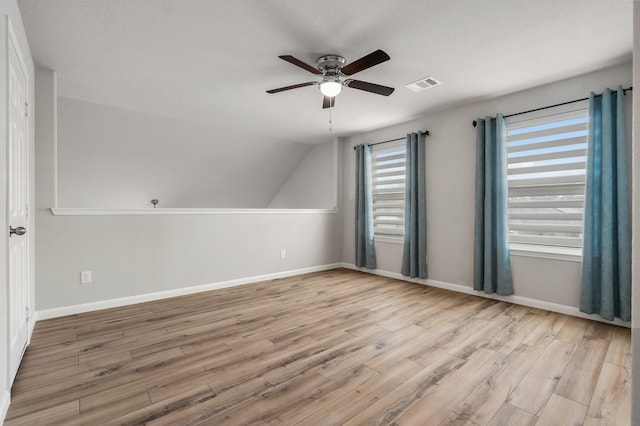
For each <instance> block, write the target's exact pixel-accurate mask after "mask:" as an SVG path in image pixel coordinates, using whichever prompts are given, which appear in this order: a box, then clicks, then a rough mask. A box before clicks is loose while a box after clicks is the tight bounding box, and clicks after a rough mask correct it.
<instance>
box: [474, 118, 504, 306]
mask: <svg viewBox="0 0 640 426" xmlns="http://www.w3.org/2000/svg"><path fill="white" fill-rule="evenodd" d="M476 121H477V126H476V132H477V145H476V203H475V235H474V240H475V241H474V265H473V289H474V290H478V291H484V292H485V293H489V294H490V293H497V294H500V295H505V296H506V295H509V294H513V279H512V275H511V260H510V258H509V241H508V234H509V231H508V228H507V226H508V224H507V195H508V194H507V146H506V134H507V131H506V125H505V121H504V117H503V116H502V115H501V114H498V116H497V117H495V118H492V117H487V118H486V119H478V120H476Z"/></svg>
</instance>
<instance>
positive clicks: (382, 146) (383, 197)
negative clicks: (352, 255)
mask: <svg viewBox="0 0 640 426" xmlns="http://www.w3.org/2000/svg"><path fill="white" fill-rule="evenodd" d="M400 151H401V152H402V153H401V154H398V152H400ZM378 155H381V156H382V158H383V159H382V160H378ZM387 156H388V157H389V160H387V161H394V163H391V164H386V165H384V164H378V162H379V161H380V162H383V161H385V160H384V158H385V157H387ZM399 160H402V161H399ZM395 169H402V171H401V172H400V171H399V170H395ZM379 170H382V172H380V173H384V174H385V175H384V176H383V177H382V178H383V179H389V180H391V181H393V186H394V188H386V189H383V188H377V187H376V186H377V185H379V184H380V182H383V180H376V174H377V173H376V172H377V171H379ZM384 170H392V171H391V172H389V171H386V172H385V171H384ZM400 174H401V175H402V177H401V178H400ZM405 179H406V139H404V138H403V139H400V140H397V141H390V142H384V143H379V144H375V145H372V146H371V204H372V212H373V234H374V239H375V241H382V242H390V243H403V242H404V213H405V202H404V197H405V184H406V181H405ZM400 181H401V182H400ZM385 201H386V202H387V204H390V206H389V207H387V208H386V211H377V210H378V209H380V210H383V209H385V206H378V207H376V204H382V203H384V202H385ZM381 202H382V203H381ZM391 205H393V207H391ZM393 210H395V212H394V211H393ZM384 213H390V214H388V215H386V219H383V220H385V223H383V225H393V224H392V223H391V222H394V220H393V218H394V217H395V218H396V219H397V222H396V224H397V225H400V230H399V231H398V232H393V231H392V228H388V229H385V231H387V232H380V231H381V230H382V229H384V228H385V227H384V226H378V225H379V223H377V219H376V218H377V217H385V215H384Z"/></svg>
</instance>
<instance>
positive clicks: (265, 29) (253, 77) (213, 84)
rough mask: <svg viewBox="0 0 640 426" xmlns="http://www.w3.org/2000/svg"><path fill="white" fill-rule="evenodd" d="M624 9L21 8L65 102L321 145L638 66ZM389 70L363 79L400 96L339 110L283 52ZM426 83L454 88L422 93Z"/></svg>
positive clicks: (232, 4) (344, 99)
mask: <svg viewBox="0 0 640 426" xmlns="http://www.w3.org/2000/svg"><path fill="white" fill-rule="evenodd" d="M632 3H633V2H631V1H623V0H562V1H558V0H536V1H520V0H518V1H514V0H478V1H472V0H380V1H374V2H372V1H368V0H341V1H336V0H324V1H315V0H313V1H312V0H295V1H294V0H209V1H206V0H136V1H131V0H91V1H89V0H55V1H45V0H19V5H20V9H21V12H22V16H23V21H24V24H25V27H26V30H27V36H28V39H29V43H30V47H31V49H32V54H33V57H34V59H35V61H36V64H37V65H39V66H41V67H45V68H49V69H53V70H55V71H57V73H58V82H59V88H58V93H59V95H60V96H62V97H69V98H75V99H80V100H85V101H90V102H96V103H100V104H106V105H111V106H116V107H122V108H127V109H132V110H136V111H143V112H148V113H153V114H158V115H161V116H167V117H175V118H179V119H183V120H188V121H194V122H199V123H206V124H207V125H210V126H212V127H214V128H216V129H217V130H218V131H219V132H220V134H222V135H231V134H236V135H237V134H238V132H241V134H242V135H245V136H248V137H261V138H265V139H273V140H288V141H296V142H303V143H317V142H322V141H326V140H330V139H331V138H333V137H334V136H345V135H350V134H354V133H358V132H362V131H368V130H373V129H376V128H380V127H385V126H388V125H392V124H396V123H399V122H402V121H406V120H409V119H412V118H415V117H417V116H420V115H423V114H425V113H428V112H429V111H434V110H441V109H444V108H447V107H451V106H454V105H459V104H463V103H467V102H471V101H475V100H480V99H484V98H491V97H495V96H499V95H501V94H505V93H510V92H514V91H518V90H522V89H526V88H530V87H534V86H538V85H541V84H545V83H548V82H551V81H556V80H560V79H563V78H568V77H572V76H575V75H579V74H583V73H586V72H589V71H593V70H597V69H601V68H604V67H607V66H611V65H615V64H619V63H624V62H629V61H630V60H631V57H632V47H633V46H632V41H633V40H632ZM376 49H383V50H384V51H386V52H387V53H388V54H389V55H390V56H391V60H390V61H388V62H385V63H383V64H380V65H378V66H375V67H373V68H370V69H368V70H365V71H363V72H361V73H359V74H357V76H355V77H357V78H358V79H360V80H364V81H370V82H375V83H379V84H384V85H387V86H392V87H395V88H396V91H395V92H394V93H393V94H392V95H391V96H389V97H384V96H378V95H374V94H369V93H366V92H362V91H359V90H354V89H346V90H345V91H343V93H342V94H340V95H339V96H338V97H337V99H336V107H335V108H334V109H333V110H332V111H331V114H332V121H333V132H330V131H329V123H328V122H329V111H328V110H326V109H325V110H323V109H322V108H321V106H322V96H321V94H320V92H319V91H318V89H317V88H316V87H315V86H309V87H305V88H301V89H297V90H292V91H287V92H283V93H279V94H267V93H265V91H266V90H267V89H273V88H276V87H280V86H285V85H290V84H295V83H302V82H306V81H310V80H313V78H314V76H313V75H311V74H309V73H307V72H305V71H304V70H302V69H300V68H297V67H295V66H293V65H291V64H289V63H287V62H285V61H282V60H280V59H278V55H286V54H288V55H293V56H295V57H297V58H299V59H301V60H303V61H305V62H307V63H310V64H313V62H314V61H315V59H316V58H317V57H318V56H320V55H323V54H330V53H333V54H339V55H342V56H345V57H346V58H347V62H351V61H353V60H356V59H358V58H360V57H362V56H364V55H366V54H368V53H370V52H372V51H374V50H376ZM426 76H433V77H435V78H437V79H438V80H440V81H442V83H443V84H442V85H440V86H437V87H434V88H432V89H429V90H426V91H423V92H420V93H414V92H412V91H410V90H408V89H407V88H405V87H404V85H405V84H407V83H410V82H412V81H414V80H417V79H420V78H422V77H426Z"/></svg>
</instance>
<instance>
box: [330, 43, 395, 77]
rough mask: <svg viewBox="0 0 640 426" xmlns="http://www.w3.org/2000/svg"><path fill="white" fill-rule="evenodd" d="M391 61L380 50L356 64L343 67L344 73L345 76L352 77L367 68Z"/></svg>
mask: <svg viewBox="0 0 640 426" xmlns="http://www.w3.org/2000/svg"><path fill="white" fill-rule="evenodd" d="M389 59H391V58H390V57H389V55H387V54H386V53H385V52H383V51H382V50H380V49H378V50H376V51H375V52H372V53H369V54H368V55H367V56H363V57H362V58H360V59H358V60H357V61H355V62H351V63H350V64H348V65H345V66H344V67H342V73H343V74H344V75H352V74H355V73H357V72H360V71H362V70H366V69H367V68H371V67H372V66H374V65H378V64H381V63H382V62H384V61H388V60H389Z"/></svg>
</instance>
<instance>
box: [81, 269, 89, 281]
mask: <svg viewBox="0 0 640 426" xmlns="http://www.w3.org/2000/svg"><path fill="white" fill-rule="evenodd" d="M80 284H91V271H82V272H80Z"/></svg>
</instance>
